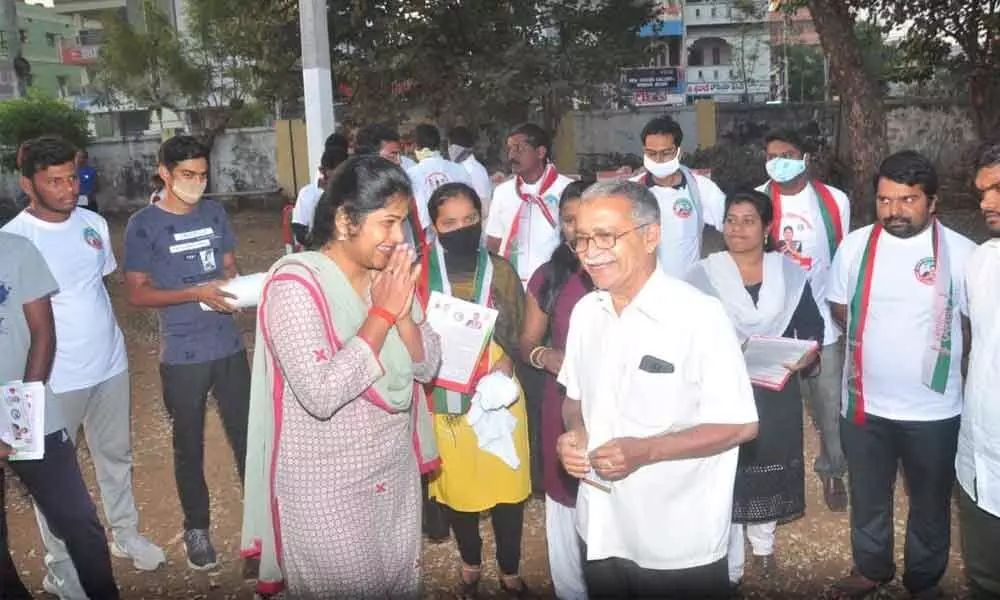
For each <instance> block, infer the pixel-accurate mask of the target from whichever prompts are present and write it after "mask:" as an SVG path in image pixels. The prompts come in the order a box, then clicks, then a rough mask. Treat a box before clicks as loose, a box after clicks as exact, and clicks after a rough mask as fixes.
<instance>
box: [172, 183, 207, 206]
mask: <svg viewBox="0 0 1000 600" xmlns="http://www.w3.org/2000/svg"><path fill="white" fill-rule="evenodd" d="M207 186H208V182H207V181H175V182H174V184H173V185H172V186H170V189H171V190H172V191H173V192H174V195H175V196H177V197H178V198H180V199H181V202H184V203H185V204H198V201H199V200H201V195H202V194H204V193H205V188H206V187H207Z"/></svg>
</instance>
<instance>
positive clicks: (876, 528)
mask: <svg viewBox="0 0 1000 600" xmlns="http://www.w3.org/2000/svg"><path fill="white" fill-rule="evenodd" d="M875 187H876V190H875V204H876V210H877V217H878V221H877V222H876V223H875V224H874V225H869V226H867V227H863V228H861V229H858V230H856V231H854V232H852V233H850V234H849V235H847V237H845V238H844V240H843V243H842V244H841V246H840V249H839V250H838V251H837V255H836V257H835V258H834V260H833V265H832V267H831V270H830V281H829V284H828V288H827V299H828V301H829V302H830V308H831V312H832V314H833V318H834V319H835V320H836V321H837V323H838V324H839V325H840V326H841V327H842V328H843V329H844V330H845V331H846V332H847V347H846V349H847V357H846V359H845V361H844V386H843V392H842V399H843V404H842V410H841V423H840V432H841V440H842V443H843V447H844V453H845V455H846V456H847V467H848V477H849V483H850V485H849V496H850V520H851V552H852V555H853V559H854V565H853V566H854V568H853V571H852V573H851V574H850V575H849V576H848V577H845V578H844V579H842V580H840V581H839V582H837V583H836V584H835V588H836V590H837V591H838V592H839V593H841V594H843V595H846V596H848V597H861V596H865V595H867V594H869V593H872V592H875V591H877V589H878V588H880V587H882V586H883V585H885V584H887V583H888V582H890V581H892V579H893V577H894V575H895V571H896V566H895V564H894V562H893V557H894V555H893V490H894V484H895V481H896V473H897V469H898V468H899V464H900V463H902V468H903V477H904V478H905V480H906V484H907V490H908V492H909V494H908V495H909V500H910V510H909V514H908V516H907V524H906V550H905V557H906V558H905V564H904V565H903V585H904V586H905V587H906V589H907V590H908V591H909V592H910V597H911V598H936V597H939V594H940V591H939V588H938V582H939V581H940V580H941V577H942V575H944V572H945V568H946V567H947V566H948V550H949V547H950V544H951V495H952V490H953V486H954V483H955V450H956V444H957V442H958V429H959V415H960V413H961V412H962V361H963V358H964V357H965V356H966V354H967V348H966V347H965V346H966V345H967V343H968V341H969V332H968V320H967V319H964V318H963V316H962V315H963V314H967V313H968V309H967V307H966V302H965V298H966V296H965V290H964V287H965V285H964V282H965V265H966V263H967V262H968V258H969V256H970V255H971V253H972V251H973V249H974V248H975V246H974V245H973V243H972V242H971V241H969V239H968V238H966V237H964V236H962V235H960V234H958V233H955V232H954V231H952V230H951V229H948V228H947V227H944V226H943V225H942V224H941V223H940V221H939V220H938V219H937V218H936V217H935V209H936V206H937V201H938V197H937V193H938V179H937V173H936V172H935V170H934V166H933V165H932V164H931V162H930V161H929V160H928V159H927V158H926V157H924V156H921V155H920V154H918V153H916V152H913V151H904V152H899V153H897V154H894V155H892V156H890V157H888V158H887V159H885V161H883V162H882V165H881V166H880V167H879V172H878V176H877V179H876V184H875Z"/></svg>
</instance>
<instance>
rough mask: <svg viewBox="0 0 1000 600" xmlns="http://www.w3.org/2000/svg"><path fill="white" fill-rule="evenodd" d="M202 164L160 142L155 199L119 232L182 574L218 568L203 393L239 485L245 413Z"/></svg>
mask: <svg viewBox="0 0 1000 600" xmlns="http://www.w3.org/2000/svg"><path fill="white" fill-rule="evenodd" d="M208 157H209V151H208V149H207V148H206V147H205V146H204V145H202V144H201V143H200V142H198V141H197V140H196V139H194V138H192V137H190V136H178V137H175V138H172V139H170V140H168V141H166V142H164V144H163V145H162V146H161V147H160V153H159V175H160V177H161V178H162V179H163V181H164V184H165V185H164V189H163V198H162V199H161V200H160V201H159V202H157V203H156V204H153V205H151V206H147V207H146V208H144V209H142V210H140V211H139V212H137V213H136V214H135V215H133V216H132V219H131V220H130V221H129V224H128V228H127V229H126V230H125V268H124V270H125V286H126V291H127V294H128V300H129V302H130V303H131V304H132V305H133V306H140V307H147V308H156V309H158V310H159V314H160V349H161V355H160V377H161V380H162V383H163V402H164V404H165V405H166V408H167V412H168V413H169V415H170V419H171V422H172V425H173V443H174V476H175V478H176V480H177V492H178V494H179V495H180V500H181V507H182V509H183V511H184V543H185V545H186V547H187V555H188V566H190V567H191V568H192V569H197V570H208V569H212V568H215V567H216V566H218V559H217V557H216V553H215V549H214V548H213V547H212V543H211V540H210V538H209V535H208V530H209V495H208V485H207V484H206V482H205V474H204V446H205V439H204V436H205V433H204V432H205V408H206V400H207V397H208V392H209V391H211V392H212V395H213V396H215V399H216V401H217V403H218V407H219V416H220V417H221V418H222V425H223V427H224V428H225V431H226V437H227V438H228V440H229V444H230V446H231V447H232V449H233V454H234V455H235V458H236V467H237V469H238V471H239V477H240V482H241V483H242V482H243V466H244V463H245V460H246V436H247V419H248V416H249V406H250V367H249V363H248V362H247V355H246V350H244V348H243V341H242V339H241V337H240V333H239V330H238V329H237V327H236V323H235V321H234V320H233V316H232V314H231V313H232V312H233V308H232V307H231V306H230V305H229V304H228V303H227V302H226V300H227V298H228V297H231V296H229V294H227V293H225V292H224V291H222V290H221V289H220V286H221V285H222V284H223V283H225V281H226V280H229V279H231V278H233V277H235V276H236V275H237V270H236V254H235V249H236V239H235V237H234V236H233V231H232V228H231V227H230V225H229V219H228V217H227V216H226V211H225V209H224V208H223V207H222V205H221V204H219V203H217V202H215V201H212V200H202V199H201V195H202V193H203V192H204V191H205V184H206V182H207V179H208ZM200 304H205V305H206V306H208V307H209V308H211V309H212V310H203V309H202V308H201V306H200Z"/></svg>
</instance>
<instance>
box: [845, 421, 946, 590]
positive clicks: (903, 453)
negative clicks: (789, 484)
mask: <svg viewBox="0 0 1000 600" xmlns="http://www.w3.org/2000/svg"><path fill="white" fill-rule="evenodd" d="M958 427H959V417H954V418H951V419H946V420H943V421H894V420H889V419H883V418H880V417H876V416H873V415H866V416H865V423H864V424H862V425H857V424H855V423H853V422H851V421H850V420H848V419H841V421H840V437H841V443H842V444H843V447H844V452H845V454H846V456H847V472H848V477H849V478H850V500H851V552H852V554H853V557H854V570H855V571H856V572H858V573H860V574H861V575H864V576H865V577H867V578H869V579H872V580H874V581H879V582H888V581H891V580H892V578H893V577H894V576H895V571H896V565H895V563H894V562H893V526H892V524H893V491H894V488H895V484H896V473H897V471H898V467H899V465H900V464H902V467H903V477H904V478H905V479H906V487H907V491H908V496H909V500H910V511H909V515H908V517H907V520H906V547H905V549H904V551H903V562H904V564H903V585H904V586H905V587H906V589H907V590H908V591H909V592H910V593H911V594H918V593H920V592H924V591H927V590H930V589H931V588H933V587H935V586H936V585H937V584H938V582H939V581H940V580H941V577H942V576H943V575H944V572H945V569H946V568H947V567H948V550H949V548H950V547H951V497H952V491H953V489H954V485H955V452H956V448H957V445H958Z"/></svg>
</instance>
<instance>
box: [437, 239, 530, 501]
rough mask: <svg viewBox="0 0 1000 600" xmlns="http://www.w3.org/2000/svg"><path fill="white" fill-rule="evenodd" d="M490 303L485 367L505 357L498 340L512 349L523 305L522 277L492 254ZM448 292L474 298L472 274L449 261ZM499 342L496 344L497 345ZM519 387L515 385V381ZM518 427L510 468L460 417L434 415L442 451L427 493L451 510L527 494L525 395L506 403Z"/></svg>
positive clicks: (528, 460) (527, 458)
mask: <svg viewBox="0 0 1000 600" xmlns="http://www.w3.org/2000/svg"><path fill="white" fill-rule="evenodd" d="M490 258H491V260H492V262H493V266H494V274H493V285H492V290H493V302H494V307H495V308H496V309H497V310H498V311H499V313H500V315H499V317H498V318H497V324H496V327H495V329H494V333H493V341H492V342H490V366H491V367H492V366H493V365H495V364H496V363H497V362H498V361H499V360H501V359H503V358H504V356H505V353H504V350H503V348H502V347H501V344H504V345H505V346H507V347H509V348H516V344H517V336H518V334H519V333H520V326H521V313H522V307H523V288H522V287H521V281H520V279H518V277H517V274H516V273H515V272H514V270H513V268H512V267H511V266H510V264H509V263H508V262H507V261H505V260H503V259H502V258H499V257H496V256H491V257H490ZM448 275H449V279H450V281H451V288H452V294H453V295H454V296H455V297H457V298H462V299H463V300H469V301H472V302H475V299H473V298H472V296H473V286H474V281H473V277H472V276H471V274H466V273H461V272H456V270H452V268H451V267H450V265H449V272H448ZM498 341H499V343H498ZM518 385H519V386H520V384H518ZM508 410H510V412H511V414H512V415H514V418H515V419H517V426H516V427H515V429H514V448H515V450H516V452H517V457H518V459H519V461H520V465H519V466H518V468H517V469H512V468H510V467H509V466H508V465H507V463H505V462H504V461H502V460H500V459H499V458H497V457H496V456H495V455H493V454H490V453H489V452H485V451H483V450H480V448H479V440H478V439H477V438H476V433H475V431H473V429H472V426H471V425H469V421H468V419H467V418H466V416H465V415H444V414H437V415H434V434H435V437H436V438H437V442H438V451H439V452H440V454H441V468H440V469H438V470H437V471H436V472H435V473H433V474H432V475H431V479H430V482H429V485H428V494H429V495H430V497H431V498H434V499H436V500H437V501H438V502H440V503H441V504H444V505H446V506H448V507H450V508H452V509H453V510H457V511H459V512H481V511H485V510H489V509H491V508H493V507H494V506H496V505H497V504H517V503H519V502H523V501H524V500H526V499H527V498H528V496H530V495H531V464H530V458H529V455H528V417H527V412H526V409H525V399H524V393H523V392H521V394H520V395H519V397H518V399H517V401H516V402H514V404H512V405H510V407H508Z"/></svg>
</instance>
